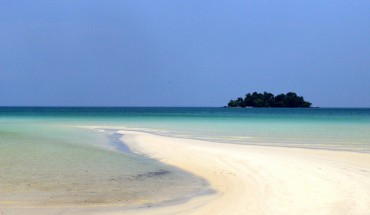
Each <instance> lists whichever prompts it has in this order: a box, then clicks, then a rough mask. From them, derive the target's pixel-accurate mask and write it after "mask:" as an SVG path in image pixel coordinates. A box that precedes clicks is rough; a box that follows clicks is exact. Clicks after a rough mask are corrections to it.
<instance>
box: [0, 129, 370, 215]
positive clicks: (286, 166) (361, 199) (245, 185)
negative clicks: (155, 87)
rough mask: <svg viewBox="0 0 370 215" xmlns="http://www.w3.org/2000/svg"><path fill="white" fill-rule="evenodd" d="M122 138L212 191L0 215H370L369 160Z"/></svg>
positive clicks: (138, 135)
mask: <svg viewBox="0 0 370 215" xmlns="http://www.w3.org/2000/svg"><path fill="white" fill-rule="evenodd" d="M120 132H121V133H122V134H124V136H123V137H122V140H123V141H124V142H125V143H126V144H127V145H128V146H129V148H130V149H131V150H132V151H133V152H135V153H139V154H142V155H145V156H148V157H151V158H155V159H158V160H159V161H161V162H164V163H166V164H169V165H173V166H176V167H178V168H181V169H183V170H186V171H188V172H190V173H193V174H194V175H197V176H199V177H202V178H204V179H206V180H207V181H208V182H209V184H210V185H211V187H212V188H213V189H214V191H215V193H214V194H210V195H203V196H197V197H194V198H192V199H190V200H189V201H186V202H181V203H176V204H170V205H166V204H165V205H159V206H158V205H152V206H151V207H140V208H133V209H127V207H123V206H119V205H117V206H112V205H107V206H106V207H104V206H101V205H100V206H97V207H91V206H89V207H83V206H81V207H72V208H71V207H65V208H55V207H50V208H37V207H33V208H32V209H30V208H12V209H11V208H5V209H4V208H2V209H1V210H0V211H1V212H2V213H4V214H144V215H147V214H151V215H152V214H202V215H204V214H253V215H258V214H269V215H270V214H300V215H303V214H314V215H317V214H335V215H338V214H370V154H366V153H354V152H343V151H329V150H314V149H297V148H287V147H266V146H250V145H237V144H225V143H215V142H208V141H201V140H193V139H181V138H173V137H164V136H158V135H153V134H148V133H142V132H136V131H125V130H122V131H120ZM0 214H1V213H0Z"/></svg>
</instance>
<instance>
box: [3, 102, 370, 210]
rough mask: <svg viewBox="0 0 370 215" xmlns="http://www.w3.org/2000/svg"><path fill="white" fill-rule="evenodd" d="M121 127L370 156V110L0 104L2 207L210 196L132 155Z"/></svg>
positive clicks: (198, 182)
mask: <svg viewBox="0 0 370 215" xmlns="http://www.w3.org/2000/svg"><path fill="white" fill-rule="evenodd" d="M88 126H91V127H94V129H88V128H85V127H88ZM119 129H125V130H132V131H142V132H148V133H152V134H158V135H164V136H171V137H180V138H190V139H201V140H208V141H215V142H224V143H228V144H249V145H268V146H285V147H304V148H314V149H327V150H345V151H356V152H362V153H369V152H370V109H366V108H363V109H361V108H309V109H271V108H270V109H254V108H247V109H240V108H162V107H156V108H140V107H125V108H120V107H1V108H0V193H1V195H0V203H2V204H10V205H11V204H24V205H25V206H26V205H29V204H33V205H35V204H36V205H41V206H42V205H50V204H55V205H73V204H79V205H81V204H86V205H89V204H94V205H96V204H101V205H110V204H120V205H127V206H132V207H136V206H138V207H139V206H143V205H146V206H149V205H155V204H165V203H171V202H176V201H185V200H186V199H188V198H191V197H192V196H194V195H202V194H207V193H210V192H212V190H211V189H210V188H209V186H208V184H207V182H206V181H204V180H203V179H201V178H198V177H197V176H194V175H191V174H190V173H187V172H184V171H182V170H180V169H177V168H174V167H171V166H168V165H165V164H162V163H160V162H159V161H156V160H154V159H151V158H147V157H144V156H141V155H137V154H135V153H133V152H131V151H130V150H129V149H128V148H127V147H126V146H125V145H124V143H122V142H121V141H120V137H121V136H120V134H118V133H117V131H118V130H119Z"/></svg>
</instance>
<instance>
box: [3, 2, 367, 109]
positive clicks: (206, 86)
mask: <svg viewBox="0 0 370 215" xmlns="http://www.w3.org/2000/svg"><path fill="white" fill-rule="evenodd" d="M253 91H258V92H263V91H268V92H272V93H274V94H279V93H287V92H289V91H294V92H296V93H297V94H299V95H302V96H304V98H305V99H306V100H307V101H310V102H312V103H313V106H322V107H370V1H369V0H359V1H344V0H335V1H334V0H333V1H322V0H320V1H319V0H312V1H284V0H282V1H276V0H269V1H266V0H258V1H257V0H256V1H239V0H234V1H226V0H225V1H211V0H205V1H190V0H187V1H185V0H179V1H173V0H160V1H156V0H153V1H150V0H149V1H142V0H134V1H120V0H116V1H114V0H112V1H94V0H89V1H88V0H86V1H78V0H66V1H52V0H44V1H37V0H34V1H30V0H24V1H18V0H9V1H7V0H4V1H1V7H0V106H2V105H28V106H34V105H37V106H223V105H227V103H228V101H229V100H230V99H234V98H236V97H239V96H241V97H244V95H245V93H248V92H253Z"/></svg>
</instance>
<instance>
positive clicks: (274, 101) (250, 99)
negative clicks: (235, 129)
mask: <svg viewBox="0 0 370 215" xmlns="http://www.w3.org/2000/svg"><path fill="white" fill-rule="evenodd" d="M227 106H228V107H242V108H244V107H277V108H280V107H289V108H308V107H311V103H310V102H307V101H305V100H304V99H303V97H302V96H297V94H296V93H293V92H289V93H287V94H280V95H277V96H274V94H272V93H267V92H264V93H257V92H254V93H252V94H251V93H248V94H247V95H245V98H244V99H243V98H241V97H239V98H237V99H236V100H230V102H229V103H228V105H227Z"/></svg>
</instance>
